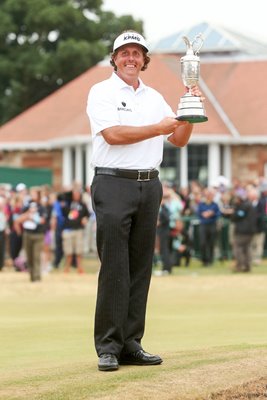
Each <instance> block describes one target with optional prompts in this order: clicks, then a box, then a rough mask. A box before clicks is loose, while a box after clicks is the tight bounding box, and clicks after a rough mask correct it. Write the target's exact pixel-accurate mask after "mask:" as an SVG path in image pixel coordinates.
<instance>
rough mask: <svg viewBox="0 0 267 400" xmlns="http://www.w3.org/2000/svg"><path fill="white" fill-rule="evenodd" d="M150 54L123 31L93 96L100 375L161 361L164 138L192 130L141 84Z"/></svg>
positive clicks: (175, 139)
mask: <svg viewBox="0 0 267 400" xmlns="http://www.w3.org/2000/svg"><path fill="white" fill-rule="evenodd" d="M148 51H149V49H148V46H147V44H146V41H145V39H144V37H143V36H142V35H140V34H139V33H138V32H134V31H127V32H123V33H122V34H121V35H119V36H118V37H117V38H116V40H115V41H114V44H113V52H112V54H111V60H110V63H111V65H112V66H113V68H114V72H113V74H112V75H111V77H110V78H109V79H107V80H105V81H102V82H99V83H97V84H95V85H94V86H93V87H92V88H91V90H90V93H89V96H88V104H87V113H88V116H89V119H90V124H91V132H92V143H93V152H92V160H91V164H92V166H93V167H94V169H95V176H94V179H93V182H92V187H91V194H92V202H93V207H94V210H95V213H96V221H97V249H98V254H99V258H100V261H101V268H100V272H99V280H98V293H97V304H96V313H95V333H94V337H95V347H96V351H97V354H98V357H99V361H98V369H99V370H100V371H114V370H117V369H118V368H119V365H158V364H161V363H162V359H161V357H160V356H158V355H152V354H150V353H147V352H146V351H144V350H143V347H142V344H141V340H142V337H143V334H144V330H145V314H146V304H147V296H148V291H149V285H150V279H151V272H152V260H153V253H154V245H155V234H156V225H157V217H158V211H159V206H160V202H161V197H162V186H161V183H160V181H159V178H158V174H159V172H158V169H157V168H158V167H159V165H160V163H161V161H162V156H163V144H164V136H167V138H168V140H169V141H170V142H171V143H172V144H174V145H175V146H178V147H182V146H185V145H186V144H187V143H188V141H189V139H190V135H191V132H192V129H193V125H192V123H191V122H190V121H187V120H183V119H184V118H180V116H179V114H178V116H177V115H176V114H175V113H174V112H173V111H172V110H171V108H170V106H169V105H168V104H167V103H166V101H165V100H164V98H163V97H162V95H161V94H160V93H158V92H157V91H156V90H154V89H152V88H150V87H148V86H146V85H145V84H144V83H143V82H142V80H141V79H140V78H139V74H140V72H141V71H144V70H146V68H147V66H148V64H149V61H150V58H149V56H148ZM190 71H191V70H190ZM190 74H191V72H190ZM192 82H193V84H190V86H189V87H188V90H189V89H190V97H191V98H193V99H194V98H197V99H198V101H199V102H200V103H202V99H201V92H200V91H199V89H198V87H197V86H196V83H197V80H196V79H194V81H192ZM191 100H192V99H191ZM191 103H192V101H190V107H191ZM191 114H192V113H191V112H190V116H191ZM182 117H184V115H182ZM196 122H200V121H196Z"/></svg>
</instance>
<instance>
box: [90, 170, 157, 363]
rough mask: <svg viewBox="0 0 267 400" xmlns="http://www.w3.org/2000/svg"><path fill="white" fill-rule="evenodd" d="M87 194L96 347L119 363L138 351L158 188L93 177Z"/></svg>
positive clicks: (154, 183) (152, 182) (152, 184)
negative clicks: (92, 229)
mask: <svg viewBox="0 0 267 400" xmlns="http://www.w3.org/2000/svg"><path fill="white" fill-rule="evenodd" d="M91 190H92V201H93V207H94V211H95V213H96V224H97V237H96V239H97V250H98V254H99V258H100V261H101V268H100V272H99V279H98V292H97V301H96V312H95V347H96V351H97V354H98V355H100V354H103V353H111V354H115V355H117V356H118V357H119V355H120V354H121V353H122V352H124V353H128V352H132V351H136V350H138V349H140V348H141V339H142V337H143V334H144V329H145V314H146V304H147V295H148V290H149V285H150V279H151V271H152V261H153V254H154V247H155V235H156V224H157V217H158V211H159V206H160V202H161V197H162V186H161V183H160V181H159V179H158V178H155V179H152V180H150V181H145V182H138V181H136V180H134V179H127V178H120V177H114V176H108V175H97V176H95V177H94V179H93V182H92V188H91Z"/></svg>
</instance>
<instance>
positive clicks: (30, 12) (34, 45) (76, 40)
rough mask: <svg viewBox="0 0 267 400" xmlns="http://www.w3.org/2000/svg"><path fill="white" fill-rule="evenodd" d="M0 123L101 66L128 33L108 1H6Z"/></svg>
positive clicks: (135, 25) (132, 25) (1, 19)
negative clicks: (117, 40) (104, 3)
mask: <svg viewBox="0 0 267 400" xmlns="http://www.w3.org/2000/svg"><path fill="white" fill-rule="evenodd" d="M0 1H1V9H0V93H1V94H2V96H1V97H0V123H4V122H6V121H8V120H9V119H10V118H12V117H14V116H15V115H17V114H19V113H21V112H22V111H24V110H25V109H27V108H28V107H29V106H31V105H33V104H34V103H36V102H37V101H39V100H41V99H43V98H44V97H46V96H47V95H48V94H50V93H52V92H53V91H54V90H56V89H58V88H59V87H60V86H61V85H64V84H65V83H67V82H69V81H70V80H72V79H73V78H75V77H76V76H78V75H80V74H81V73H82V72H84V71H86V70H87V69H88V68H90V67H92V66H93V65H95V64H96V63H97V62H99V61H101V60H102V59H103V58H104V57H105V56H106V55H107V54H108V53H109V52H110V51H111V45H112V43H113V40H114V38H115V37H116V36H117V35H118V34H120V33H121V32H122V31H123V30H126V29H135V30H137V31H140V32H142V31H143V24H142V21H140V20H138V21H135V20H134V19H133V17H132V16H130V15H125V16H121V17H116V16H115V14H114V13H113V12H110V11H103V10H102V9H101V6H102V0H0Z"/></svg>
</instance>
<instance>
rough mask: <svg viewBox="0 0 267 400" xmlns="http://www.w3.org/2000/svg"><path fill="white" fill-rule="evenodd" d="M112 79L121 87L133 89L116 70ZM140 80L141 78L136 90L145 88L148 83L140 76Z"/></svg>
mask: <svg viewBox="0 0 267 400" xmlns="http://www.w3.org/2000/svg"><path fill="white" fill-rule="evenodd" d="M111 79H112V80H113V82H115V83H116V85H117V86H118V87H119V88H120V89H123V88H131V89H132V86H130V85H128V84H127V83H126V82H124V80H122V79H121V78H120V77H119V76H118V75H117V74H116V73H115V72H113V73H112V75H111ZM138 80H139V87H138V89H137V90H136V91H140V90H143V89H145V88H146V85H145V84H144V83H143V81H142V80H141V79H140V78H138Z"/></svg>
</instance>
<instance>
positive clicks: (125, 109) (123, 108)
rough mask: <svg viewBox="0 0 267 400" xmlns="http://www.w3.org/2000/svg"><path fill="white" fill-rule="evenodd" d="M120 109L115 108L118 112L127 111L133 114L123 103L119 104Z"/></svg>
mask: <svg viewBox="0 0 267 400" xmlns="http://www.w3.org/2000/svg"><path fill="white" fill-rule="evenodd" d="M121 105H122V107H117V110H118V111H129V112H133V110H132V109H131V108H127V107H126V103H125V101H122V102H121Z"/></svg>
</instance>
